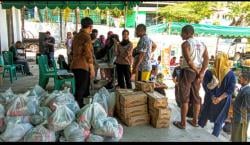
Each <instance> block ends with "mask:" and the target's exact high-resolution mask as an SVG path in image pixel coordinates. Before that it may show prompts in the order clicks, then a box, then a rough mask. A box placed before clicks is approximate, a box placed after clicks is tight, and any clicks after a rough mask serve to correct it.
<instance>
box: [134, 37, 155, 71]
mask: <svg viewBox="0 0 250 145" xmlns="http://www.w3.org/2000/svg"><path fill="white" fill-rule="evenodd" d="M151 48H152V40H151V39H150V38H149V37H148V36H147V35H144V36H142V37H141V38H140V40H139V42H138V43H137V46H136V49H137V50H138V52H144V53H145V55H144V58H143V59H142V62H141V64H140V66H139V71H151V70H152V65H151V61H150V56H151ZM138 56H139V55H137V56H136V57H135V59H136V60H138Z"/></svg>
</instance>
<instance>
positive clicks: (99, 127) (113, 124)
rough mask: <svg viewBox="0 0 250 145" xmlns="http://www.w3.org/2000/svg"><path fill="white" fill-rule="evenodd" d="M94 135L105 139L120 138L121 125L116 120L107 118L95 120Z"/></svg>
mask: <svg viewBox="0 0 250 145" xmlns="http://www.w3.org/2000/svg"><path fill="white" fill-rule="evenodd" d="M93 128H94V129H93V133H94V134H96V135H100V136H104V137H118V135H119V125H118V122H117V120H116V119H115V118H113V117H106V118H98V119H97V120H95V126H93Z"/></svg>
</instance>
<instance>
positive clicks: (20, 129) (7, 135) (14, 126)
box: [0, 122, 33, 142]
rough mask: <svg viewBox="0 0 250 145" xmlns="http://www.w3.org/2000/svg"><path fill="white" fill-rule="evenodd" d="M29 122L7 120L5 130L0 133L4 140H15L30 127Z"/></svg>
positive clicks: (19, 138) (22, 135)
mask: <svg viewBox="0 0 250 145" xmlns="http://www.w3.org/2000/svg"><path fill="white" fill-rule="evenodd" d="M32 127H33V126H32V125H31V124H30V123H13V122H8V123H7V127H6V130H5V131H4V133H3V134H1V135H0V138H1V139H2V140H3V141H5V142H17V141H19V140H21V139H22V138H23V137H24V135H25V134H26V133H27V132H28V131H29V130H30V129H31V128H32Z"/></svg>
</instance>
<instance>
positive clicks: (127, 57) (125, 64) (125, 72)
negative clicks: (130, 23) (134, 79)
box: [115, 29, 133, 89]
mask: <svg viewBox="0 0 250 145" xmlns="http://www.w3.org/2000/svg"><path fill="white" fill-rule="evenodd" d="M115 45H116V47H115V54H116V67H117V77H118V86H119V87H120V88H123V89H124V88H125V82H126V88H127V89H132V84H131V79H130V78H131V71H130V65H131V64H132V52H133V44H132V43H131V42H130V41H129V31H128V30H126V29H125V30H123V31H122V41H121V42H120V43H118V42H117V41H116V42H115ZM124 79H125V82H124Z"/></svg>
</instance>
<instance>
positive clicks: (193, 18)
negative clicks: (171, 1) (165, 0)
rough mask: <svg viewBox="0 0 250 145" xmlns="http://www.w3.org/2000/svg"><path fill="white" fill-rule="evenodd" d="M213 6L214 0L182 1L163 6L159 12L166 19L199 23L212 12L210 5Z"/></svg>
mask: <svg viewBox="0 0 250 145" xmlns="http://www.w3.org/2000/svg"><path fill="white" fill-rule="evenodd" d="M215 3H216V2H215ZM214 6H215V4H214V2H204V1H202V2H183V3H177V4H175V5H169V6H166V7H163V8H161V9H160V10H159V14H160V15H161V16H163V17H165V18H166V20H167V21H177V22H178V21H182V22H183V21H185V22H194V23H199V22H200V21H201V20H202V19H204V18H206V17H210V15H211V14H213V12H214V11H213V9H212V7H214Z"/></svg>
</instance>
